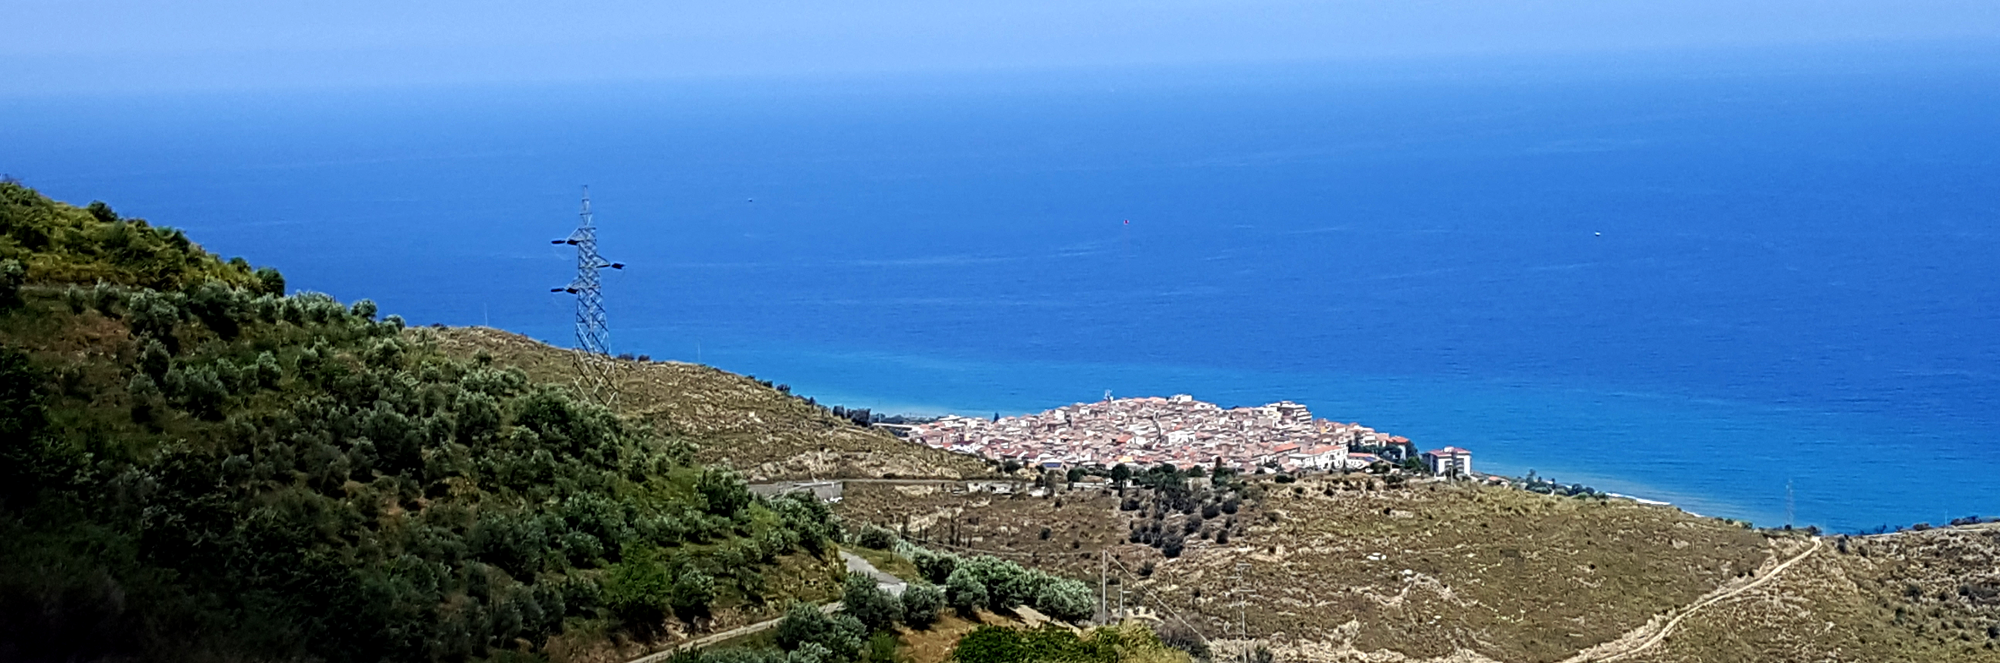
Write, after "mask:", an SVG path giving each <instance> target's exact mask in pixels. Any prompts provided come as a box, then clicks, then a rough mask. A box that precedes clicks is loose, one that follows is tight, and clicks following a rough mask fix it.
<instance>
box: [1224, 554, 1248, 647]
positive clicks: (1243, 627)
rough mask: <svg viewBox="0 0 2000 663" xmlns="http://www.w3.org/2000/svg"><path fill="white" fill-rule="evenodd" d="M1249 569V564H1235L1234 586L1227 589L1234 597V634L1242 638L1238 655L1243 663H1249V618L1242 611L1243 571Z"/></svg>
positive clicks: (1246, 613) (1243, 610)
mask: <svg viewBox="0 0 2000 663" xmlns="http://www.w3.org/2000/svg"><path fill="white" fill-rule="evenodd" d="M1249 567H1250V563H1249V562H1237V563H1236V586H1234V587H1231V588H1230V589H1229V593H1231V594H1235V595H1236V633H1237V634H1238V635H1240V636H1242V638H1243V646H1242V647H1241V648H1240V649H1239V651H1238V653H1239V654H1240V656H1241V658H1242V660H1243V663H1250V617H1249V614H1248V612H1246V611H1245V609H1244V601H1243V570H1244V569H1246V568H1249ZM1224 614H1227V613H1224ZM1223 619H1228V617H1224V618H1223Z"/></svg>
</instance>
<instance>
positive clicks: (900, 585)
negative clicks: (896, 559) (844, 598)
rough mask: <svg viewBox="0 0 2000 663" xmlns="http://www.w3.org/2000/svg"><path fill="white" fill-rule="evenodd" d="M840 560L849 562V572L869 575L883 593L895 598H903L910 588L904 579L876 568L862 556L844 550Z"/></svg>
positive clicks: (841, 552)
mask: <svg viewBox="0 0 2000 663" xmlns="http://www.w3.org/2000/svg"><path fill="white" fill-rule="evenodd" d="M840 559H841V560H842V561H845V562H847V571H848V572H849V573H865V574H868V577H871V578H874V579H875V586H876V587H880V588H882V591H885V592H888V593H890V594H893V595H895V596H902V595H903V590H905V589H909V587H910V583H907V582H903V579H902V578H898V577H896V576H892V575H889V574H888V573H885V572H883V571H882V570H881V569H878V568H875V565H874V564H869V563H868V560H865V559H862V558H861V556H860V555H856V554H854V553H851V552H847V551H845V550H842V551H840Z"/></svg>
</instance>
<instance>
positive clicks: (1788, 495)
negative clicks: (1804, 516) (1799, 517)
mask: <svg viewBox="0 0 2000 663" xmlns="http://www.w3.org/2000/svg"><path fill="white" fill-rule="evenodd" d="M1792 511H1793V509H1792V480H1791V479H1789V478H1787V479H1785V529H1791V528H1792Z"/></svg>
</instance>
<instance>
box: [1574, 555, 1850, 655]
mask: <svg viewBox="0 0 2000 663" xmlns="http://www.w3.org/2000/svg"><path fill="white" fill-rule="evenodd" d="M1824 541H1825V540H1824V539H1821V538H1819V537H1813V540H1812V547H1810V548H1807V549H1806V551H1805V552H1802V553H1799V554H1798V555H1795V556H1793V557H1792V558H1791V559H1788V560H1785V561H1784V563H1781V564H1779V565H1777V566H1776V567H1774V568H1772V569H1771V570H1770V572H1768V573H1765V574H1764V575H1763V577H1760V578H1758V579H1756V580H1753V581H1751V582H1750V583H1748V584H1745V585H1743V586H1742V587H1738V588H1736V589H1732V590H1729V591H1726V592H1723V593H1721V594H1716V595H1714V596H1710V597H1708V598H1705V599H1702V600H1700V601H1696V602H1694V603H1693V604H1691V605H1689V606H1688V607H1687V608H1685V609H1683V610H1681V613H1680V614H1679V615H1675V616H1674V618H1673V619H1670V620H1667V624H1666V625H1665V626H1662V627H1660V632H1658V633H1654V634H1653V636H1652V637H1650V638H1647V639H1646V641H1645V642H1641V643H1639V644H1638V645H1636V646H1633V647H1632V648H1630V649H1626V650H1625V651H1622V652H1617V653H1614V654H1610V655H1608V656H1602V657H1601V658H1600V657H1597V656H1586V655H1584V654H1582V653H1578V654H1577V655H1576V656H1574V657H1572V658H1570V659H1569V661H1580V662H1601V663H1610V662H1611V661H1617V660H1621V659H1624V658H1627V657H1630V656H1632V655H1634V654H1638V653H1639V652H1643V651H1645V650H1647V649H1651V648H1653V647H1654V646H1655V645H1658V644H1660V643H1661V642H1664V641H1666V639H1667V636H1669V635H1673V632H1674V627H1676V626H1680V623H1681V620H1683V619H1687V618H1688V616H1690V615H1693V614H1694V613H1696V612H1697V611H1700V610H1701V609H1702V608H1706V607H1708V606H1711V605H1715V604H1717V603H1721V602H1723V601H1726V600H1729V599H1732V598H1735V597H1736V596H1739V595H1741V594H1742V593H1744V592H1747V591H1750V590H1752V589H1756V588H1758V587H1760V586H1762V585H1763V584H1764V583H1767V582H1770V581H1772V580H1773V579H1776V578H1777V577H1778V574H1781V573H1784V572H1785V569H1789V568H1791V567H1792V565H1793V564H1797V563H1799V561H1801V560H1804V559H1805V558H1806V557H1807V556H1810V555H1812V554H1813V553H1815V552H1818V551H1819V549H1820V546H1821V545H1823V544H1824ZM1641 628H1643V627H1641ZM1569 661H1565V663H1569Z"/></svg>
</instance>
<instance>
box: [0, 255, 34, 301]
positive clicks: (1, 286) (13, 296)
mask: <svg viewBox="0 0 2000 663" xmlns="http://www.w3.org/2000/svg"><path fill="white" fill-rule="evenodd" d="M27 282H28V269H27V268H26V267H22V266H21V262H20V261H18V260H0V309H9V308H14V307H17V306H20V305H21V303H22V300H21V286H22V285H24V284H26V283H27Z"/></svg>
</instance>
